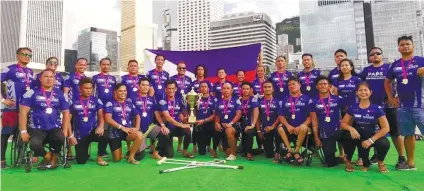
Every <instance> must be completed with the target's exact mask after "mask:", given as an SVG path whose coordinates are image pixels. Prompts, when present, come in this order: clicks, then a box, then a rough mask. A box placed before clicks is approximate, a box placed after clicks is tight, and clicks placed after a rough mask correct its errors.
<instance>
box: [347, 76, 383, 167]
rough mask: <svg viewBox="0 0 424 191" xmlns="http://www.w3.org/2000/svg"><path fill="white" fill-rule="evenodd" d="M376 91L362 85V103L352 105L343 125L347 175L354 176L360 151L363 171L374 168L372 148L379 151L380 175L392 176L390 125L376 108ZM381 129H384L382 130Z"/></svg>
mask: <svg viewBox="0 0 424 191" xmlns="http://www.w3.org/2000/svg"><path fill="white" fill-rule="evenodd" d="M371 94H372V91H371V90H370V88H369V85H368V84H367V83H366V82H363V83H361V84H359V85H358V89H357V90H356V95H357V96H358V98H359V103H357V104H354V105H351V106H350V107H349V110H348V112H347V113H346V115H345V116H344V117H343V120H342V122H341V124H340V126H341V128H342V129H343V130H345V131H344V140H343V146H344V149H345V152H346V157H345V162H346V169H345V170H346V171H347V172H353V171H354V168H353V167H352V163H351V160H352V156H353V153H354V152H355V148H356V147H358V155H359V157H360V158H362V160H363V161H364V164H363V167H362V169H361V170H362V171H363V172H366V171H367V170H368V168H369V166H370V160H369V153H370V148H371V147H375V149H376V150H377V159H378V167H379V169H380V172H389V171H388V170H387V168H386V165H385V164H384V159H385V157H386V155H387V152H388V151H389V148H390V143H389V140H387V138H386V137H385V135H386V134H387V133H388V132H389V130H390V129H389V122H388V121H387V118H386V115H385V113H384V111H383V108H382V107H381V106H378V105H375V104H372V103H371V101H370V96H371ZM378 125H379V126H380V128H378Z"/></svg>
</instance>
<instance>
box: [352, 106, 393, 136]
mask: <svg viewBox="0 0 424 191" xmlns="http://www.w3.org/2000/svg"><path fill="white" fill-rule="evenodd" d="M347 114H349V115H350V116H352V118H353V122H354V125H353V126H354V128H355V129H356V130H357V131H358V133H359V134H360V135H361V139H368V138H370V137H372V136H373V135H374V134H375V133H376V132H377V131H378V129H379V126H378V118H380V117H382V116H384V115H385V114H384V111H383V108H382V107H381V106H378V105H375V104H371V105H370V106H369V107H368V108H366V109H362V108H360V107H359V103H358V104H354V105H352V106H350V107H349V109H348V110H347Z"/></svg>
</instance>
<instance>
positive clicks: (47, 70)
mask: <svg viewBox="0 0 424 191" xmlns="http://www.w3.org/2000/svg"><path fill="white" fill-rule="evenodd" d="M44 72H53V74H54V73H55V71H54V70H52V69H48V68H46V69H44V70H42V71H41V72H40V78H41V76H43V74H44Z"/></svg>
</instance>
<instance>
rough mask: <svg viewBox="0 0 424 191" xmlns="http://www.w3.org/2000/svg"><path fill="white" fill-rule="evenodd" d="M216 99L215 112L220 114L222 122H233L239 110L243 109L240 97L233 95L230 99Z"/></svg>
mask: <svg viewBox="0 0 424 191" xmlns="http://www.w3.org/2000/svg"><path fill="white" fill-rule="evenodd" d="M215 101H216V104H215V107H216V108H215V114H216V115H218V116H219V118H220V122H221V123H229V122H231V121H232V120H233V119H234V117H235V116H236V113H237V111H241V102H240V100H239V99H238V98H235V97H232V98H231V99H230V100H224V99H222V98H216V100H215Z"/></svg>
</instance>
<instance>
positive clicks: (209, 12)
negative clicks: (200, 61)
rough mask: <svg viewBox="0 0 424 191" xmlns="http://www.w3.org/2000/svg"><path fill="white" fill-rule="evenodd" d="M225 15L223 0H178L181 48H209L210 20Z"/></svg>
mask: <svg viewBox="0 0 424 191" xmlns="http://www.w3.org/2000/svg"><path fill="white" fill-rule="evenodd" d="M223 15H224V2H223V1H221V0H180V1H178V29H177V30H178V39H179V46H178V48H179V50H208V49H209V48H210V43H209V28H210V22H211V21H212V20H217V19H219V18H221V17H222V16H223Z"/></svg>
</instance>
